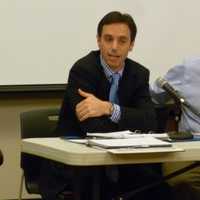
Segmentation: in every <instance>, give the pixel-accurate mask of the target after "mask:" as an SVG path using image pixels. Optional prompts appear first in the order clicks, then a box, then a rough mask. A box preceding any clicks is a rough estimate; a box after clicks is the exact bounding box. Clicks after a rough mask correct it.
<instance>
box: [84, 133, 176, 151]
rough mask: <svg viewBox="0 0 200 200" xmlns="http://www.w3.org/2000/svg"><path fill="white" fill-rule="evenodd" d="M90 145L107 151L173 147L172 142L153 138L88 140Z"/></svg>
mask: <svg viewBox="0 0 200 200" xmlns="http://www.w3.org/2000/svg"><path fill="white" fill-rule="evenodd" d="M88 144H89V145H90V146H99V147H102V148H105V149H115V148H148V147H170V146H172V144H171V143H170V142H166V141H162V140H160V139H157V138H154V137H151V136H148V137H139V138H125V139H90V140H88Z"/></svg>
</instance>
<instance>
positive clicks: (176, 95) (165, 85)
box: [156, 77, 186, 104]
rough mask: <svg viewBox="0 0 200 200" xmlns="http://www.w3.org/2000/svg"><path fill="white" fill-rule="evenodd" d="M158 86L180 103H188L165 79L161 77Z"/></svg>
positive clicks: (157, 81)
mask: <svg viewBox="0 0 200 200" xmlns="http://www.w3.org/2000/svg"><path fill="white" fill-rule="evenodd" d="M156 84H157V85H158V86H159V87H160V88H162V89H164V90H165V91H166V92H168V94H170V95H171V96H172V97H173V98H175V99H176V100H178V101H179V102H180V103H183V104H184V102H186V101H185V99H184V98H183V97H182V96H181V95H180V94H179V92H178V91H177V90H175V89H174V88H173V87H172V86H171V85H170V84H169V83H168V82H167V81H166V80H165V79H164V78H162V77H159V78H157V79H156Z"/></svg>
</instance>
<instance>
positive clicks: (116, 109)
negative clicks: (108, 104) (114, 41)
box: [100, 56, 124, 123]
mask: <svg viewBox="0 0 200 200" xmlns="http://www.w3.org/2000/svg"><path fill="white" fill-rule="evenodd" d="M100 60H101V65H102V67H103V70H104V73H105V75H106V77H107V79H108V80H109V82H110V83H111V81H112V75H113V74H114V73H115V72H114V71H112V70H111V68H110V67H109V66H108V65H107V64H106V62H105V61H104V59H103V58H102V56H100ZM123 69H124V68H123ZM123 69H122V70H120V71H118V73H119V74H120V77H122V74H123ZM120 117H121V109H120V106H119V105H117V104H115V103H114V104H113V113H112V115H111V116H110V119H111V120H112V121H113V122H115V123H117V122H118V121H119V120H120Z"/></svg>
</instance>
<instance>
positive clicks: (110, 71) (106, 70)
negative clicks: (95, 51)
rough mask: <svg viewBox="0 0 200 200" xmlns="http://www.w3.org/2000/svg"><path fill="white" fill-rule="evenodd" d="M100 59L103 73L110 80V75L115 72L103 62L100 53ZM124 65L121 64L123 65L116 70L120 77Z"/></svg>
mask: <svg viewBox="0 0 200 200" xmlns="http://www.w3.org/2000/svg"><path fill="white" fill-rule="evenodd" d="M100 61H101V65H102V67H103V70H104V73H105V75H106V78H107V79H108V80H109V81H111V79H112V75H113V74H114V73H116V72H114V71H113V70H112V69H111V68H110V67H109V65H108V64H107V63H106V62H105V60H104V59H103V57H102V55H100ZM124 66H125V64H123V67H122V69H121V70H119V71H118V73H119V75H120V78H121V77H122V74H123V71H124Z"/></svg>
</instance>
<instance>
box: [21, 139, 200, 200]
mask: <svg viewBox="0 0 200 200" xmlns="http://www.w3.org/2000/svg"><path fill="white" fill-rule="evenodd" d="M173 146H174V147H176V148H180V149H184V151H178V152H160V151H162V150H163V148H164V149H166V148H168V147H163V148H160V149H159V148H157V147H156V151H157V152H154V153H149V150H150V149H145V150H143V151H144V152H143V153H132V154H111V153H108V152H107V151H106V150H102V149H96V148H91V147H88V146H86V145H83V144H76V143H72V142H69V141H67V140H64V139H61V138H29V139H23V140H22V148H21V149H22V152H25V153H29V154H33V155H38V156H41V157H44V158H48V159H51V160H54V161H58V162H61V163H64V164H67V165H72V166H81V167H87V166H105V165H121V164H136V163H140V164H141V163H164V162H184V161H199V160H200V141H193V142H177V143H174V144H173ZM133 151H134V150H133ZM137 151H138V149H137ZM96 180H98V179H96ZM94 185H96V188H93V190H94V193H95V194H96V195H94V196H95V197H94V199H95V200H96V199H99V198H98V196H99V193H98V192H97V191H98V189H97V186H98V185H97V184H94ZM77 199H79V198H77ZM80 199H81V197H80Z"/></svg>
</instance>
